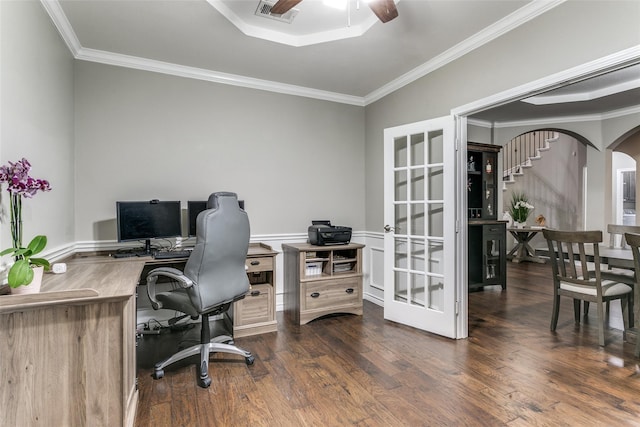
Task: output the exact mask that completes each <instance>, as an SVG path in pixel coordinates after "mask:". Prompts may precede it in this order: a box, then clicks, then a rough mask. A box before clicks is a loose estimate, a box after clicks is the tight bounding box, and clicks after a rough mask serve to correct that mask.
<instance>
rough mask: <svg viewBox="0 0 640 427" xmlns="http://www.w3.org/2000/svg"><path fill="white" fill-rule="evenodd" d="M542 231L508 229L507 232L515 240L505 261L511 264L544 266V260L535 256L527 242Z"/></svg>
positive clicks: (540, 229) (525, 228) (534, 229)
mask: <svg viewBox="0 0 640 427" xmlns="http://www.w3.org/2000/svg"><path fill="white" fill-rule="evenodd" d="M542 230H543V228H542V227H524V228H516V227H508V228H507V231H508V232H509V233H511V235H512V236H513V237H515V239H516V245H515V246H514V247H513V249H511V251H509V253H508V254H507V259H509V260H511V261H512V262H523V261H530V262H537V263H540V264H544V263H545V262H546V260H545V259H544V258H541V257H539V256H538V255H537V254H536V250H535V249H533V248H532V247H531V245H530V244H529V242H530V241H531V239H533V238H534V237H535V236H536V234H538V233H540V232H541V231H542Z"/></svg>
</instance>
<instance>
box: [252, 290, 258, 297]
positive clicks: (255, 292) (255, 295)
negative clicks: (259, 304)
mask: <svg viewBox="0 0 640 427" xmlns="http://www.w3.org/2000/svg"><path fill="white" fill-rule="evenodd" d="M258 295H260V291H251V296H252V297H257V296H258Z"/></svg>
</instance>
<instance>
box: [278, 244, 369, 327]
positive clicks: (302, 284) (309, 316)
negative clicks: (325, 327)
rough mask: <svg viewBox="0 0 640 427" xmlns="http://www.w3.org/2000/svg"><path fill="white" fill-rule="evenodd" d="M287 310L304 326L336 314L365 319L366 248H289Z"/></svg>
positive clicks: (285, 279) (283, 246)
mask: <svg viewBox="0 0 640 427" xmlns="http://www.w3.org/2000/svg"><path fill="white" fill-rule="evenodd" d="M282 248H283V250H284V292H285V296H284V305H285V307H284V309H285V314H286V315H287V317H289V318H290V319H291V321H293V322H294V323H296V324H299V325H304V324H306V323H309V322H310V321H312V320H314V319H317V318H318V317H321V316H325V315H327V314H334V313H351V314H357V315H362V248H364V245H361V244H358V243H350V244H347V245H333V246H314V245H310V244H307V243H300V244H285V245H282Z"/></svg>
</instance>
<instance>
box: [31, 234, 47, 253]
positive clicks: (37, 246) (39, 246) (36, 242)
mask: <svg viewBox="0 0 640 427" xmlns="http://www.w3.org/2000/svg"><path fill="white" fill-rule="evenodd" d="M45 246H47V236H42V235H39V236H36V237H34V238H33V240H31V241H30V242H29V244H28V245H27V249H30V250H31V255H35V254H37V253H39V252H42V251H43V250H44V248H45Z"/></svg>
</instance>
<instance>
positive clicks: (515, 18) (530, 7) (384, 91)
mask: <svg viewBox="0 0 640 427" xmlns="http://www.w3.org/2000/svg"><path fill="white" fill-rule="evenodd" d="M565 1H566V0H549V1H532V2H531V3H528V4H527V5H526V6H523V7H521V8H520V9H518V10H516V11H515V12H513V13H511V14H510V15H508V16H505V17H504V18H502V19H501V20H499V21H498V22H496V23H494V24H492V25H490V26H488V27H486V28H485V29H483V30H482V31H480V32H478V33H477V34H475V35H473V36H472V37H470V38H468V39H466V40H464V41H462V42H460V43H458V44H457V45H455V46H454V47H452V48H451V49H448V50H447V51H445V52H443V53H441V54H440V55H438V56H436V57H435V58H433V59H432V60H430V61H428V62H425V63H424V64H422V65H420V66H418V67H416V68H414V69H413V70H411V71H409V72H408V73H405V74H403V75H402V76H400V77H398V78H397V79H395V80H392V81H391V82H389V83H387V84H386V85H384V86H382V87H380V88H379V89H377V90H375V91H373V92H371V93H369V94H368V95H366V96H365V97H364V99H365V105H369V104H371V103H373V102H375V101H378V100H379V99H381V98H383V97H385V96H387V95H389V94H390V93H392V92H395V91H396V90H398V89H401V88H402V87H404V86H406V85H408V84H409V83H413V82H414V81H416V80H418V79H420V78H422V77H424V76H426V75H427V74H429V73H431V72H433V71H435V70H437V69H438V68H441V67H443V66H445V65H447V64H448V63H450V62H452V61H454V60H456V59H458V58H460V57H462V56H464V55H466V54H467V53H469V52H471V51H473V50H475V49H478V48H479V47H481V46H483V45H485V44H486V43H489V42H490V41H492V40H494V39H496V38H498V37H500V36H502V35H504V34H506V33H508V32H509V31H511V30H513V29H514V28H517V27H519V26H520V25H522V24H524V23H526V22H528V21H530V20H532V19H534V18H536V17H538V16H540V15H542V14H543V13H545V12H547V11H548V10H550V9H553V8H554V7H556V6H559V5H561V4H562V3H564V2H565Z"/></svg>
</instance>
